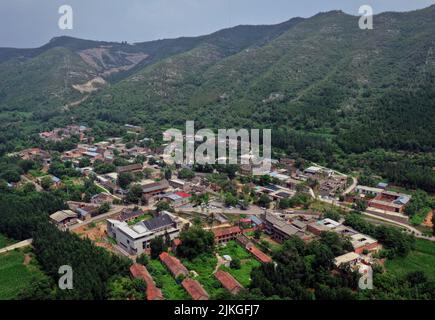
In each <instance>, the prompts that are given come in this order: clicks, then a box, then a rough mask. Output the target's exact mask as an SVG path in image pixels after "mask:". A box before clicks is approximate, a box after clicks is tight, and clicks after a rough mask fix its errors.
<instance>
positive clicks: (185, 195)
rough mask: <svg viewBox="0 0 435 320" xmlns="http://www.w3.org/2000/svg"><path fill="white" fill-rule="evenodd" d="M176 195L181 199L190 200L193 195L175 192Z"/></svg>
mask: <svg viewBox="0 0 435 320" xmlns="http://www.w3.org/2000/svg"><path fill="white" fill-rule="evenodd" d="M175 194H176V195H177V196H180V197H182V198H190V197H191V196H192V195H191V194H188V193H186V192H181V191H180V192H175Z"/></svg>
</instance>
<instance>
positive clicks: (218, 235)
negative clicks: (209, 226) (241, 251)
mask: <svg viewBox="0 0 435 320" xmlns="http://www.w3.org/2000/svg"><path fill="white" fill-rule="evenodd" d="M212 231H213V234H214V241H215V243H216V244H222V243H227V242H228V241H231V240H236V238H237V236H238V235H240V234H242V230H241V229H240V227H237V226H234V227H228V228H219V229H213V230H212Z"/></svg>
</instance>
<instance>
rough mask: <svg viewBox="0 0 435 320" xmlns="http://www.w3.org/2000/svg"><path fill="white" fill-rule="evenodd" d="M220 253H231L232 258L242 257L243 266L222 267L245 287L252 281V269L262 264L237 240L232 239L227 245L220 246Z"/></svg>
mask: <svg viewBox="0 0 435 320" xmlns="http://www.w3.org/2000/svg"><path fill="white" fill-rule="evenodd" d="M218 252H219V255H221V256H223V255H229V256H230V257H231V258H232V259H235V258H237V259H240V261H241V268H240V269H232V268H228V267H225V266H221V267H220V269H221V270H224V271H226V272H228V273H230V274H231V275H232V276H233V277H234V278H235V279H236V280H237V281H239V282H240V284H241V285H243V286H244V287H247V286H249V284H250V283H251V271H252V269H254V268H255V267H258V266H260V262H258V261H257V260H255V259H254V258H253V257H252V256H251V254H250V253H249V252H247V251H246V250H245V249H244V248H243V247H242V246H240V245H239V244H238V243H236V242H235V241H230V242H228V243H227V245H226V246H225V247H220V248H218Z"/></svg>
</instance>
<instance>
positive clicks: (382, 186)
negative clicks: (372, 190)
mask: <svg viewBox="0 0 435 320" xmlns="http://www.w3.org/2000/svg"><path fill="white" fill-rule="evenodd" d="M378 187H379V188H386V187H388V183H386V182H379V183H378Z"/></svg>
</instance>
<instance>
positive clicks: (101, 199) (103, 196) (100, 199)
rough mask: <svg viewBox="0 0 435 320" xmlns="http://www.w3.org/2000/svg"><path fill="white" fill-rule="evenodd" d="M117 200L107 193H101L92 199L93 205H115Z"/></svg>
mask: <svg viewBox="0 0 435 320" xmlns="http://www.w3.org/2000/svg"><path fill="white" fill-rule="evenodd" d="M113 200H115V198H114V197H113V196H112V195H111V194H110V193H107V192H101V193H99V194H96V195H94V196H92V197H91V203H93V204H99V205H101V204H103V203H113Z"/></svg>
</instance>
